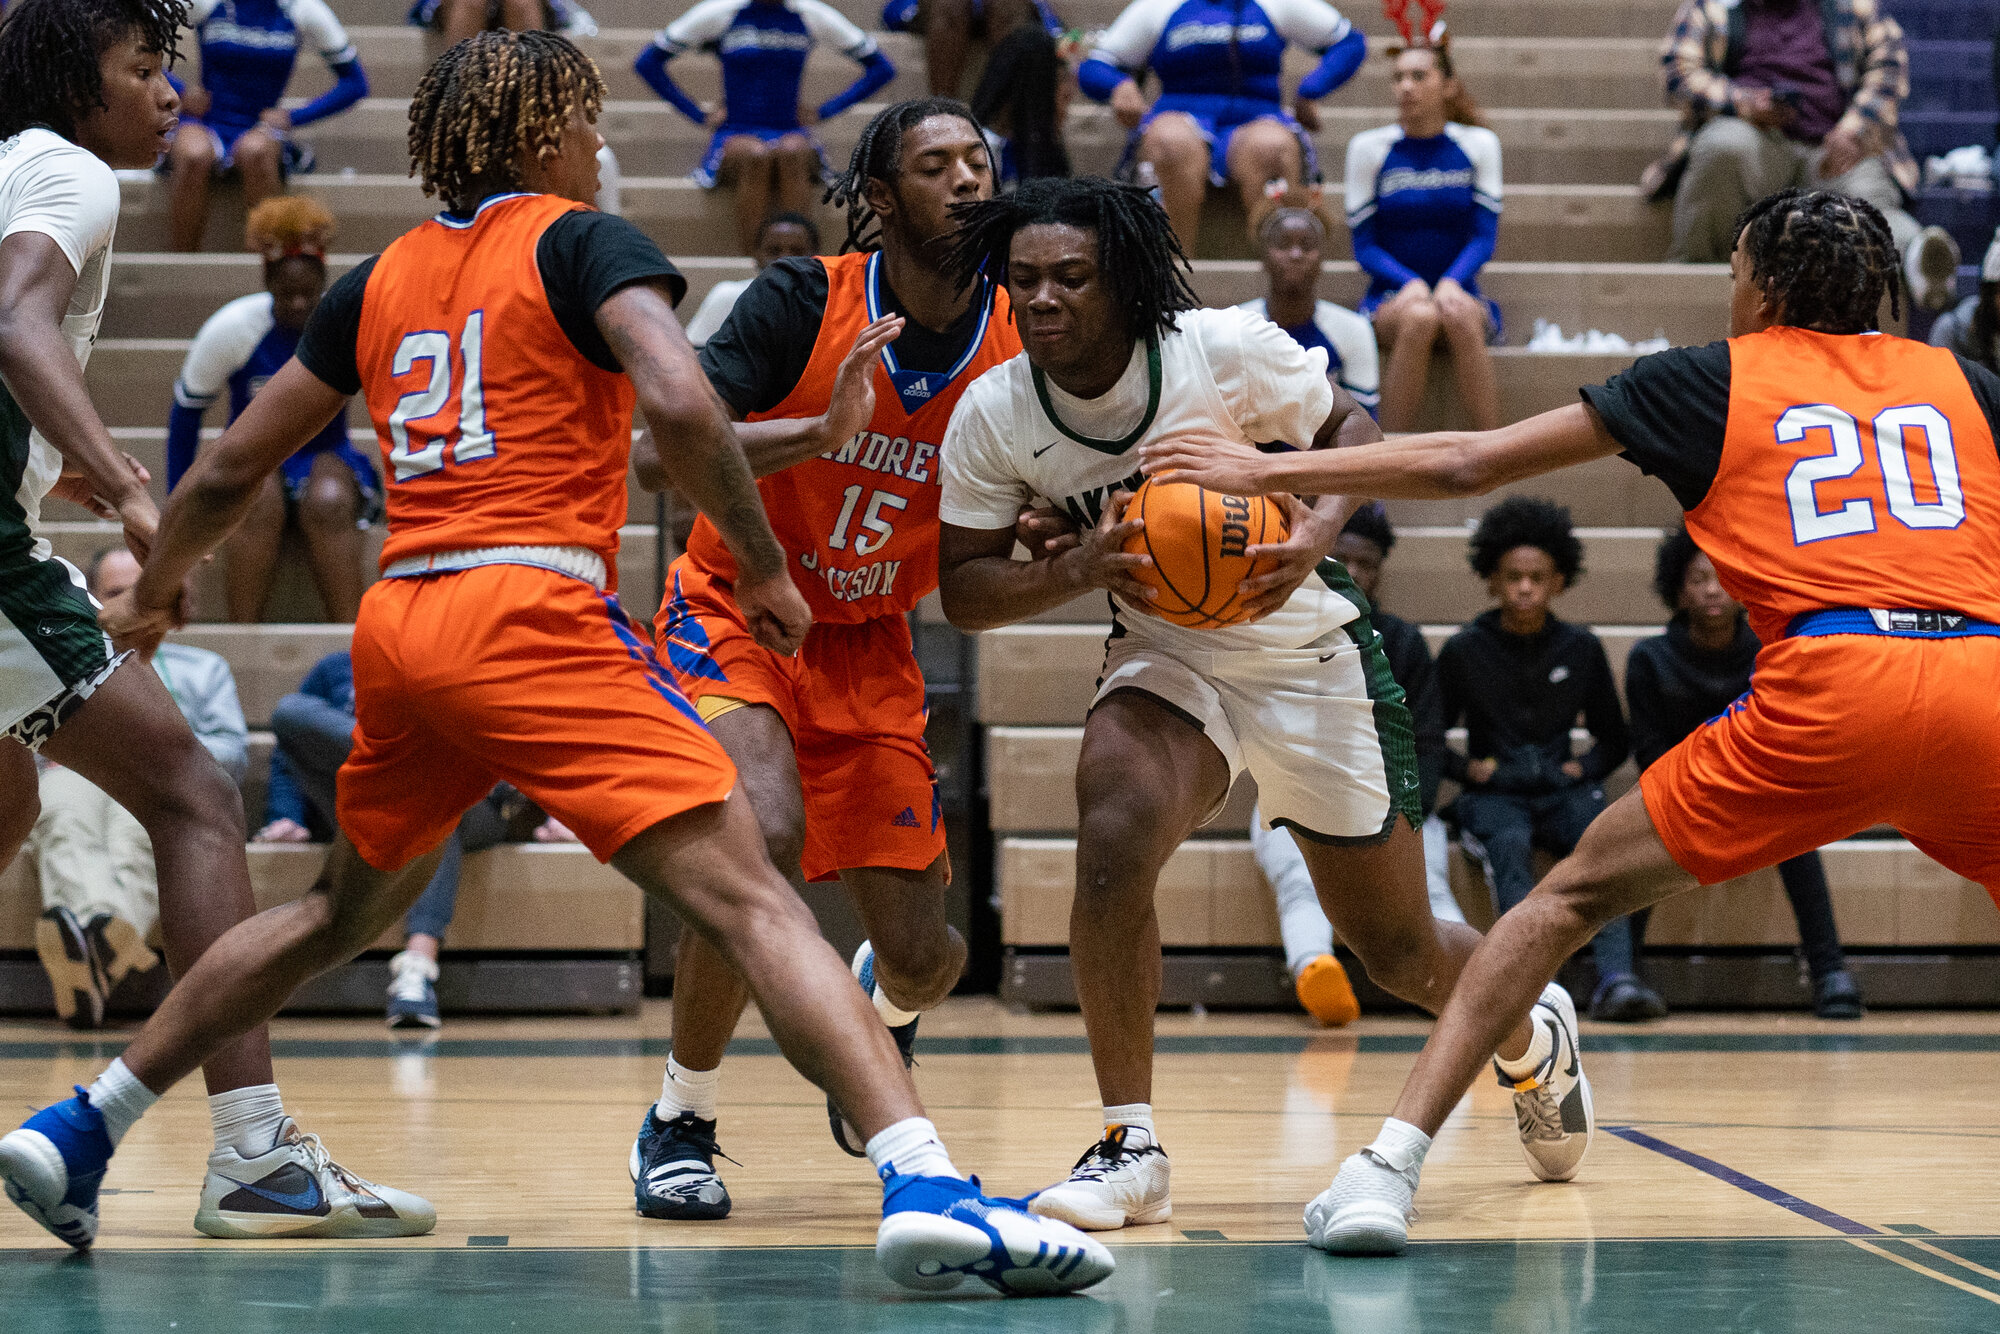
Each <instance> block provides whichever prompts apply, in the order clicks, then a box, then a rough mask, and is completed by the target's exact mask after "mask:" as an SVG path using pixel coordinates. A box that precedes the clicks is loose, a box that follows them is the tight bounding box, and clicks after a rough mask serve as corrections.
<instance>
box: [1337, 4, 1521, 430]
mask: <svg viewBox="0 0 2000 1334" xmlns="http://www.w3.org/2000/svg"><path fill="white" fill-rule="evenodd" d="M1389 58H1390V59H1391V60H1392V61H1393V62H1394V64H1395V77H1394V83H1395V90H1396V123H1395V124H1394V125H1384V126H1382V127H1381V128H1380V129H1374V130H1363V131H1362V132H1361V133H1360V134H1357V135H1355V136H1354V138H1352V139H1351V140H1349V141H1348V144H1347V226H1348V230H1349V231H1350V232H1351V233H1352V234H1353V239H1354V258H1355V260H1356V261H1357V262H1359V263H1360V265H1361V267H1362V269H1363V270H1364V271H1366V272H1367V274H1368V278H1369V282H1368V295H1367V296H1365V297H1363V298H1362V300H1361V313H1362V314H1363V315H1366V316H1368V317H1369V318H1370V319H1371V320H1373V321H1374V324H1375V332H1376V334H1377V336H1378V337H1379V338H1380V339H1381V341H1382V346H1383V348H1384V349H1385V350H1386V352H1387V355H1388V365H1387V366H1386V367H1384V369H1383V373H1382V411H1381V419H1382V429H1383V430H1385V431H1408V430H1413V429H1415V426H1416V421H1417V412H1418V410H1419V409H1420V408H1421V407H1422V406H1423V400H1424V384H1425V382H1426V380H1428V378H1429V376H1430V368H1431V351H1432V349H1433V348H1435V347H1436V346H1437V345H1438V342H1439V340H1440V339H1442V340H1443V342H1444V345H1445V346H1446V347H1447V348H1448V349H1450V351H1451V362H1452V371H1453V374H1454V376H1455V377H1456V379H1457V381H1458V399H1459V403H1460V405H1461V406H1462V407H1463V408H1464V409H1465V415H1466V417H1467V418H1468V419H1469V420H1470V421H1471V423H1472V428H1473V429H1474V430H1477V431H1487V430H1492V429H1493V428H1495V427H1497V426H1499V425H1500V383H1499V380H1498V378H1497V377H1496V375H1495V373H1494V368H1493V357H1492V354H1491V353H1490V352H1488V351H1487V344H1488V343H1490V342H1495V341H1498V339H1499V337H1500V307H1498V306H1497V305H1495V304H1494V303H1493V302H1491V301H1488V300H1486V299H1485V298H1483V297H1482V296H1481V295H1480V294H1479V270H1480V269H1481V268H1482V267H1484V265H1485V264H1486V261H1487V260H1489V259H1491V258H1493V245H1494V241H1495V238H1496V237H1497V236H1498V235H1499V230H1500V193H1501V185H1500V139H1499V136H1497V135H1495V134H1494V133H1493V131H1491V130H1489V129H1487V128H1486V127H1485V126H1484V125H1482V124H1481V123H1480V118H1479V108H1478V107H1477V106H1475V105H1474V104H1473V101H1472V99H1471V98H1470V97H1469V96H1467V95H1466V92H1465V88H1464V86H1463V85H1462V84H1461V83H1460V82H1459V80H1458V75H1457V73H1456V72H1455V71H1454V70H1453V68H1452V63H1451V46H1450V41H1449V38H1448V37H1447V36H1446V34H1445V33H1444V32H1443V30H1442V25H1440V26H1439V27H1437V28H1433V29H1432V40H1431V41H1430V43H1429V44H1427V45H1410V46H1405V47H1400V48H1395V49H1392V50H1391V51H1390V53H1389Z"/></svg>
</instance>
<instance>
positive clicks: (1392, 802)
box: [1319, 557, 1424, 842]
mask: <svg viewBox="0 0 2000 1334" xmlns="http://www.w3.org/2000/svg"><path fill="white" fill-rule="evenodd" d="M1319 577H1320V581H1321V582H1322V583H1324V584H1325V585H1326V586H1327V587H1328V588H1330V589H1332V590H1333V591H1334V592H1336V593H1338V594H1340V595H1341V596H1342V597H1344V598H1346V599H1347V600H1348V601H1349V602H1352V603H1353V604H1354V605H1355V606H1356V607H1359V608H1360V609H1361V615H1360V616H1358V617H1356V618H1355V619H1354V620H1352V621H1349V622H1348V623H1347V624H1346V625H1345V626H1343V627H1342V629H1344V630H1346V631H1347V636H1348V638H1350V639H1352V640H1353V641H1354V643H1355V645H1356V647H1358V648H1359V649H1360V650H1361V670H1362V673H1363V674H1364V675H1365V677H1366V678H1367V681H1368V698H1369V699H1370V700H1372V701H1374V704H1375V739H1376V741H1377V743H1378V744H1380V746H1381V747H1382V773H1383V776H1384V777H1385V778H1386V779H1387V780H1388V783H1389V817H1388V819H1387V820H1386V821H1384V822H1383V825H1382V834H1383V835H1384V836H1386V835H1387V834H1388V833H1389V831H1390V829H1392V828H1393V827H1394V826H1395V823H1396V817H1397V815H1399V814H1400V815H1402V816H1404V817H1405V818H1406V819H1408V820H1409V822H1410V827H1411V828H1412V829H1421V828H1423V824H1424V798H1423V781H1422V779H1421V777H1420V776H1419V774H1418V772H1417V726H1416V721H1415V720H1414V719H1413V718H1412V717H1411V716H1410V706H1409V697H1408V695H1407V694H1405V693H1404V690H1403V687H1402V685H1401V684H1400V683H1398V682H1397V680H1396V673H1395V672H1394V671H1392V670H1391V669H1390V667H1389V653H1388V650H1387V649H1385V648H1384V647H1383V646H1382V636H1381V634H1380V633H1378V632H1377V631H1376V629H1375V622H1374V620H1373V616H1374V608H1373V607H1371V606H1370V605H1369V603H1368V598H1367V595H1366V594H1364V593H1363V592H1362V591H1361V589H1360V588H1359V587H1358V586H1356V584H1355V582H1354V580H1353V578H1352V577H1351V576H1350V575H1349V574H1348V573H1347V567H1346V566H1345V565H1342V564H1341V563H1340V562H1339V561H1337V560H1334V559H1333V558H1332V557H1328V558H1327V559H1325V560H1323V561H1321V562H1320V563H1319ZM1364 841H1369V842H1372V841H1373V840H1364Z"/></svg>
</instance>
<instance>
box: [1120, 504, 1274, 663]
mask: <svg viewBox="0 0 2000 1334" xmlns="http://www.w3.org/2000/svg"><path fill="white" fill-rule="evenodd" d="M1125 514H1126V516H1127V517H1130V518H1137V519H1140V520H1142V521H1143V522H1144V524H1145V527H1143V528H1141V529H1140V530H1139V531H1138V532H1137V533H1135V534H1133V535H1132V536H1131V537H1130V538H1128V539H1126V542H1125V550H1126V551H1128V552H1132V553H1135V554H1141V555H1147V556H1151V557H1152V558H1153V565H1152V568H1151V569H1145V570H1139V571H1137V572H1136V573H1137V577H1138V579H1139V581H1140V582H1141V583H1143V584H1146V585H1148V586H1149V587H1151V588H1152V589H1153V590H1154V591H1155V592H1156V593H1157V594H1158V596H1157V597H1156V598H1155V599H1154V600H1153V602H1152V604H1151V606H1152V610H1153V611H1154V612H1155V613H1157V614H1158V615H1159V616H1160V617H1161V618H1162V619H1164V620H1168V621H1171V622H1173V623H1174V624H1175V625H1184V626H1188V627H1190V628H1192V629H1203V630H1211V629H1219V628H1221V627H1223V626H1227V625H1235V624H1237V623H1238V622H1240V621H1241V620H1242V619H1243V618H1244V615H1245V612H1244V610H1243V603H1244V601H1245V599H1244V597H1243V595H1242V594H1241V593H1239V592H1238V591H1237V587H1238V585H1240V584H1241V583H1242V582H1243V581H1244V580H1245V579H1252V578H1255V577H1256V576H1258V575H1260V574H1266V573H1269V572H1270V571H1271V570H1273V569H1275V568H1276V567H1277V561H1276V560H1273V559H1270V558H1265V559H1259V560H1253V559H1251V558H1250V557H1249V556H1248V555H1247V554H1245V553H1247V552H1248V551H1249V549H1250V548H1251V547H1254V546H1266V545H1272V544H1276V543H1279V542H1283V541H1284V540H1285V539H1286V538H1287V537H1289V536H1290V535H1291V523H1290V521H1289V520H1288V519H1287V518H1286V517H1285V511H1284V509H1283V507H1282V506H1280V505H1279V504H1278V502H1276V501H1274V500H1272V499H1271V498H1270V497H1268V496H1232V495H1225V494H1224V493H1222V492H1220V491H1210V490H1208V489H1207V488H1205V487H1200V486H1196V485H1194V484H1193V483H1192V482H1173V481H1166V480H1163V479H1160V478H1149V479H1148V480H1147V481H1145V482H1144V483H1142V484H1141V485H1140V487H1139V489H1138V490H1137V491H1135V492H1134V493H1133V495H1132V501H1131V504H1130V505H1128V506H1127V507H1126V510H1125Z"/></svg>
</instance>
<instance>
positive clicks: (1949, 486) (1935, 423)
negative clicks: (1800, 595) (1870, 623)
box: [1777, 403, 1965, 546]
mask: <svg viewBox="0 0 2000 1334" xmlns="http://www.w3.org/2000/svg"><path fill="white" fill-rule="evenodd" d="M1868 430H1869V433H1870V434H1871V435H1872V436H1873V437H1874V444H1875V457H1876V459H1877V460H1879V461H1880V463H1881V465H1882V487H1883V490H1884V491H1886V492H1887V493H1888V494H1887V495H1886V497H1885V499H1886V500H1887V501H1888V504H1889V513H1890V514H1891V515H1892V516H1893V517H1894V518H1895V519H1896V521H1897V522H1898V523H1900V524H1902V525H1903V526H1904V527H1905V528H1956V527H1958V526H1959V525H1960V524H1961V523H1964V522H1965V488H1964V487H1963V486H1962V485H1960V483H1959V480H1958V454H1957V452H1956V450H1955V449H1954V447H1953V445H1952V440H1951V421H1950V419H1949V418H1947V417H1946V416H1945V415H1944V414H1943V413H1942V412H1939V411H1938V410H1937V409H1936V408H1934V407H1932V406H1931V405H1930V404H1928V403H1910V404H1905V405H1903V406H1902V407H1895V408H1885V409H1883V410H1882V411H1881V412H1878V413H1876V414H1875V420H1874V421H1872V422H1870V423H1869V426H1868ZM1809 431H1825V432H1826V433H1827V437H1828V438H1829V439H1830V440H1831V442H1832V444H1833V452H1832V453H1831V454H1816V455H1813V456H1812V457H1810V458H1803V459H1800V460H1799V461H1798V462H1797V463H1796V464H1794V465H1793V466H1792V471H1791V474H1790V476H1788V477H1787V478H1786V479H1785V496H1786V499H1787V500H1788V501H1789V502H1790V504H1791V510H1792V541H1793V542H1794V543H1795V544H1796V545H1798V546H1804V545H1806V543H1808V542H1823V541H1825V540H1826V539H1827V538H1829V537H1852V536H1855V535H1856V534H1860V533H1872V532H1874V531H1875V502H1874V501H1873V500H1869V499H1865V498H1863V497H1860V496H1856V497H1855V498H1854V499H1852V500H1849V501H1847V502H1845V503H1844V504H1842V505H1841V506H1840V507H1839V508H1838V509H1835V510H1832V511H1826V510H1823V509H1821V508H1820V503H1819V494H1818V489H1817V488H1818V487H1819V485H1820V483H1822V482H1837V481H1842V480H1844V479H1846V478H1849V477H1852V476H1854V474H1856V473H1858V472H1860V471H1861V467H1862V464H1863V463H1864V462H1865V461H1866V455H1865V454H1863V452H1862V446H1861V424H1860V423H1859V422H1858V421H1856V420H1855V418H1854V416H1853V415H1852V414H1851V413H1848V412H1844V411H1842V410H1841V409H1839V408H1837V407H1834V406H1833V405H1832V404H1831V403H1807V404H1802V405H1800V406H1798V407H1795V408H1787V409H1786V410H1785V414H1784V415H1783V416H1782V417H1779V418H1778V428H1777V434H1778V443H1779V444H1785V445H1791V444H1797V443H1798V442H1799V441H1801V440H1803V439H1805V438H1806V434H1807V432H1809ZM1911 431H1918V432H1921V433H1922V435H1923V439H1924V444H1925V446H1926V450H1925V452H1926V453H1927V454H1928V455H1929V462H1930V474H1931V484H1932V486H1933V488H1934V489H1935V490H1936V492H1937V499H1936V500H1931V501H1920V500H1918V499H1917V488H1916V482H1915V480H1914V479H1913V478H1912V477H1911V475H1910V441H1909V439H1908V438H1907V433H1908V432H1911Z"/></svg>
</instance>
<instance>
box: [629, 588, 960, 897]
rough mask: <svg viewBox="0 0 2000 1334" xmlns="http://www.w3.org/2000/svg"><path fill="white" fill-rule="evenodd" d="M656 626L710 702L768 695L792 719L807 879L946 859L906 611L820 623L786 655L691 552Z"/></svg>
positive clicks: (673, 661)
mask: <svg viewBox="0 0 2000 1334" xmlns="http://www.w3.org/2000/svg"><path fill="white" fill-rule="evenodd" d="M653 626H654V630H655V631H656V637H657V639H658V642H659V645H660V650H661V653H662V655H663V656H664V658H665V659H666V663H667V667H668V669H669V670H670V671H671V672H672V673H673V674H674V679H675V680H676V681H677V682H679V684H680V688H681V690H682V692H683V693H684V694H686V695H688V696H689V697H691V698H693V699H694V700H696V701H697V703H698V704H699V705H700V707H702V708H703V709H704V711H709V710H711V709H712V707H713V706H714V705H716V704H718V703H721V702H722V701H731V700H733V701H737V702H740V703H743V704H764V705H768V706H769V707H771V708H773V709H775V710H777V712H778V716H779V717H781V718H783V719H784V720H785V726H786V727H788V728H790V729H791V733H792V745H793V749H794V752H795V753H796V755H797V757H798V766H799V785H800V787H801V788H802V789H803V795H804V797H805V812H806V841H805V854H804V856H803V857H802V858H801V866H802V868H803V870H804V872H805V876H806V879H808V880H815V881H819V880H832V879H835V878H836V877H838V875H839V873H840V872H842V871H844V870H850V869H853V868H857V867H869V866H884V867H893V868H897V869H901V870H910V871H915V870H921V869H923V868H924V867H926V866H929V865H930V864H931V863H932V862H934V861H936V860H937V859H938V855H939V854H940V853H942V852H943V851H944V845H945V836H944V822H943V820H942V818H941V811H940V808H939V806H938V800H937V776H936V772H935V771H934V770H933V769H932V767H931V753H930V747H929V746H927V745H926V744H925V743H924V722H925V718H926V709H925V705H924V678H923V673H922V672H920V671H918V670H917V659H916V653H915V651H914V648H913V646H912V644H911V642H910V626H909V623H908V622H907V621H906V620H904V619H903V618H902V617H901V616H882V617H877V618H875V619H873V620H867V621H862V622H860V623H859V624H855V625H829V624H824V623H820V624H815V625H814V626H813V628H812V630H811V631H810V632H808V633H807V635H806V642H805V645H804V647H802V648H801V649H800V650H799V653H798V656H797V657H795V658H782V657H779V656H778V655H777V654H775V653H772V652H771V651H770V650H768V649H765V648H763V647H761V646H760V645H759V644H758V643H757V641H756V640H755V639H753V638H751V635H750V629H749V626H748V625H747V624H746V623H745V622H744V620H743V615H742V613H741V612H740V611H738V610H737V607H736V603H735V602H734V601H733V600H732V599H731V598H730V596H729V593H728V591H727V586H726V585H722V584H718V583H716V582H715V581H713V580H711V579H710V578H709V577H708V576H707V575H706V574H704V573H703V572H702V571H701V570H699V569H696V568H695V567H694V566H693V565H692V564H690V563H689V562H688V560H687V559H686V558H685V557H683V558H682V559H680V560H678V561H676V562H674V566H673V570H672V571H671V573H670V574H669V576H668V580H667V599H666V602H665V603H664V604H663V605H662V606H661V608H660V614H659V616H658V618H657V619H656V620H655V621H654V622H653ZM707 716H709V717H716V716H718V714H717V713H715V712H712V711H711V712H708V713H707Z"/></svg>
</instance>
